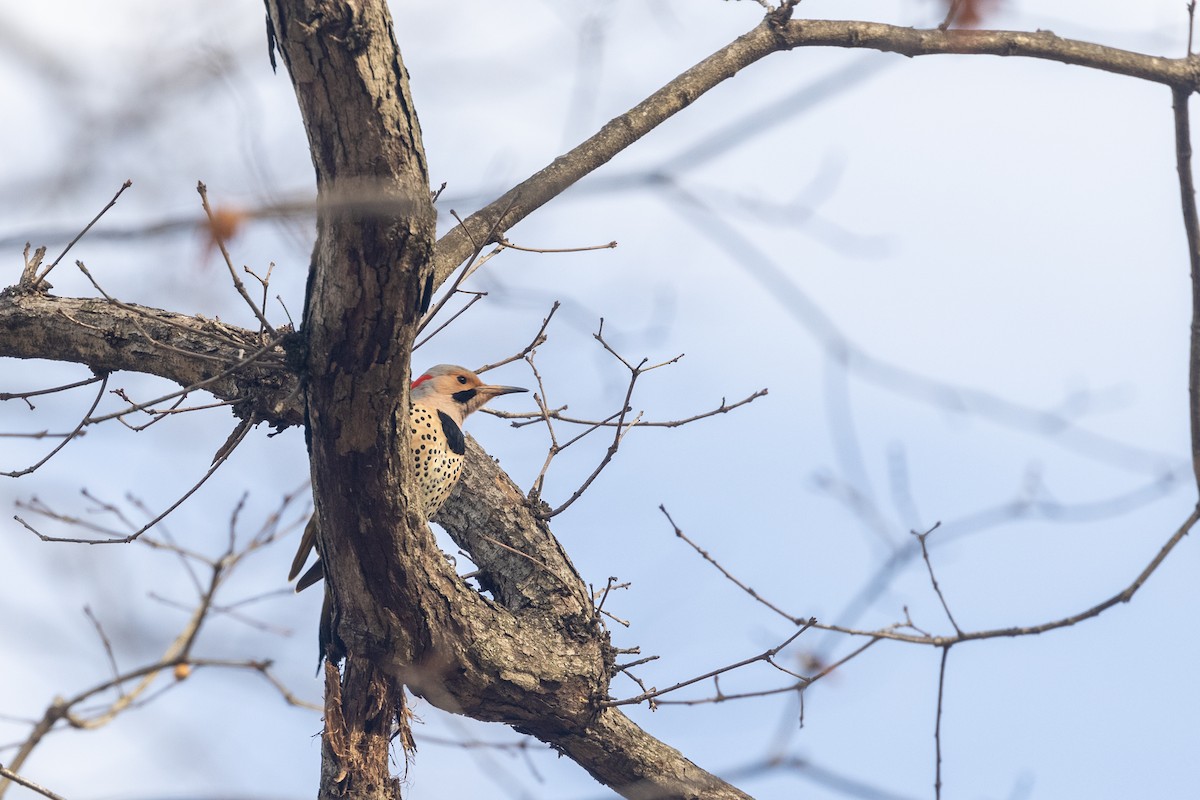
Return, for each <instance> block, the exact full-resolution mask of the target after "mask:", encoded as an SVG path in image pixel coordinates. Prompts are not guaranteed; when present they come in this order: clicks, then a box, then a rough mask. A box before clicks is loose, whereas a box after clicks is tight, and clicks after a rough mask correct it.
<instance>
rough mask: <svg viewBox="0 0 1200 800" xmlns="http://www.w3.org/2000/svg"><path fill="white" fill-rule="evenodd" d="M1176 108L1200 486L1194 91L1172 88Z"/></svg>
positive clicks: (1199, 225)
mask: <svg viewBox="0 0 1200 800" xmlns="http://www.w3.org/2000/svg"><path fill="white" fill-rule="evenodd" d="M1171 95H1172V98H1173V99H1174V103H1173V108H1174V111H1175V167H1176V170H1177V171H1178V172H1179V200H1180V206H1181V207H1182V209H1183V227H1184V232H1185V233H1186V234H1187V244H1188V262H1189V264H1190V265H1191V275H1192V329H1191V341H1190V347H1189V350H1188V400H1189V403H1188V410H1189V411H1190V412H1191V436H1192V471H1193V472H1194V474H1195V477H1196V485H1197V487H1198V488H1200V217H1198V215H1197V212H1196V184H1195V181H1194V179H1193V177H1192V133H1191V123H1190V122H1189V117H1188V98H1189V97H1191V92H1190V91H1187V90H1185V89H1178V88H1173V89H1172V90H1171Z"/></svg>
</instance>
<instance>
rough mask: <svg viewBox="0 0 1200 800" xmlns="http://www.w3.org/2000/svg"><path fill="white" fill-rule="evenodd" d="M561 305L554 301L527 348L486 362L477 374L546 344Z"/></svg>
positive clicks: (518, 358)
mask: <svg viewBox="0 0 1200 800" xmlns="http://www.w3.org/2000/svg"><path fill="white" fill-rule="evenodd" d="M561 305H562V303H560V302H559V301H557V300H555V301H554V305H552V306H550V313H549V314H547V315H546V317H545V318H544V319H543V320H542V327H540V328H538V332H537V333H536V334H534V336H533V338H532V339H530V340H529V344H527V345H525V349H523V350H522V351H521V352H519V353H517V354H516V355H511V356H509V357H508V358H505V359H503V360H501V361H497V362H496V363H494V364H484V365H483V366H482V367H480V368H479V369H477V370H475V374H476V375H482V374H483V373H485V372H487V371H488V370H490V369H495V368H496V367H502V366H504V365H505V364H511V363H512V362H514V361H520V360H522V359H524V358H525V356H527V355H529V354H530V353H532V352H533V351H534V350H535V349H536V348H538V347H540V346H541V345H543V344H545V343H546V327H547V326H548V325H549V324H550V320H551V319H553V317H554V312H555V311H558V308H559V306H561ZM483 410H484V411H487V410H488V409H486V408H485V409H483ZM531 416H536V417H537V418H539V419H540V418H541V415H538V414H535V415H531Z"/></svg>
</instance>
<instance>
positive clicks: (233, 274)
mask: <svg viewBox="0 0 1200 800" xmlns="http://www.w3.org/2000/svg"><path fill="white" fill-rule="evenodd" d="M196 191H197V192H199V194H200V205H201V206H203V207H204V213H205V215H206V216H207V217H208V226H209V231H210V232H211V234H212V240H213V242H214V243H216V245H217V247H218V249H220V251H221V257H222V258H224V259H225V266H226V267H227V268H228V269H229V277H230V278H232V279H233V288H234V289H237V293H238V294H240V295H241V296H242V299H243V300H245V301H246V305H248V306H250V310H251V311H252V312H254V317H255V319H257V320H258V324H259V325H262V329H263V330H264V331H266V332H267V333H269V334H270V335H271V336H275V335H276V334H275V328H274V327H273V326H272V325H271V323H270V322H268V321H267V318H266V317H265V316H263V310H262V309H261V308H259V307H258V303H255V302H254V300H253V298H251V297H250V293H249V292H247V291H246V284H244V283H242V279H241V278H239V277H238V274H237V270H236V269H234V266H233V259H232V258H230V257H229V250H228V248H226V247H225V240H224V239H223V238H222V236H221V230H220V227H219V226H218V225H217V220H216V217H215V215H214V214H213V210H212V208H211V207H210V206H209V205H208V187H207V186H205V185H204V181H197V183H196Z"/></svg>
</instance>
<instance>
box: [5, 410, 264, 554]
mask: <svg viewBox="0 0 1200 800" xmlns="http://www.w3.org/2000/svg"><path fill="white" fill-rule="evenodd" d="M250 427H251V426H250V425H245V424H243V423H242V421H241V420H239V422H238V428H239V430H240V435H239V436H237V440H236V442H234V443H233V445H232V446H230V447H228V449H226V450H225V451H224V452H223V453H220V454H219V457H218V458H217V459H216V460H214V462H213V464H212V466H211V467H209V468H208V471H207V472H205V473H204V476H203V477H201V478H200V480H199V481H197V482H196V483H195V484H193V485H192V488H190V489H188V490H187V491H186V492H184V493H183V495H182V496H181V497H180V498H179V499H178V500H176V501H175V502H174V503H172V504H171V505H170V506H168V507H167V509H166V510H165V511H163V512H162V513H161V514H159V515H158V516H156V517H155V518H154V519H152V520H150V521H149V522H147V523H146V524H145V525H143V526H142V527H141V528H139V529H138V530H136V531H134V532H133V533H131V534H129V535H128V536H125V537H123V538H119V539H80V538H71V537H65V536H49V535H47V534H44V533H42V532H41V531H39V530H37V529H36V528H34V527H33V526H32V525H30V524H29V523H28V522H26V521H25V520H23V519H21V518H20V517H17V516H14V517H13V519H15V520H16V521H17V522H19V523H21V525H22V526H23V527H24V528H25V529H26V530H27V531H29V532H30V533H32V534H33V535H35V536H37V537H38V538H39V539H41V540H42V541H43V542H70V543H73V544H128V543H129V542H132V541H134V540H135V539H137V538H138V537H139V536H141V535H142V534H143V533H145V532H146V531H148V530H150V529H151V528H153V527H154V526H155V525H157V524H158V523H160V522H162V521H163V520H164V519H166V517H167V515H169V514H170V513H171V512H172V511H174V510H175V509H177V508H179V507H180V506H181V505H183V503H184V501H186V500H187V499H188V498H189V497H191V496H192V495H193V494H195V493H196V492H197V491H199V490H200V487H201V486H203V485H204V484H205V483H206V482H207V481H208V479H209V478H211V477H212V476H213V473H214V472H216V471H217V470H218V469H220V468H221V465H222V464H224V463H225V462H226V461H227V460H228V459H229V456H230V454H231V453H232V452H233V450H234V448H235V447H236V446H237V445H238V444H240V443H241V441H242V440H243V439H244V438H245V437H246V433H247V432H248V431H249V430H250Z"/></svg>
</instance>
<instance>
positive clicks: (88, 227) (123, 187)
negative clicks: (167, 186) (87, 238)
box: [31, 180, 133, 289]
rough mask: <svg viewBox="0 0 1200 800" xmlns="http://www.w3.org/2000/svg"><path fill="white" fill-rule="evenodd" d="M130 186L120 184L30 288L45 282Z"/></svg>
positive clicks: (130, 183) (127, 183)
mask: <svg viewBox="0 0 1200 800" xmlns="http://www.w3.org/2000/svg"><path fill="white" fill-rule="evenodd" d="M130 186H133V181H131V180H126V181H125V182H124V183H122V184H121V188H120V189H117V193H116V194H114V195H113V197H112V200H109V201H108V205H106V206H104V208H102V209H100V213H99V214H97V215H96V216H94V217H92V221H91V222H89V223H88V224H87V225H85V226H84V227H83V230H81V231H80V232H79V233H77V234H75V238H74V239H72V240H71V241H70V242H68V243H67V246H66V247H64V248H63V251H62V252H61V253H59V254H58V258H56V259H54V261H53V262H52V263H51V264H50V266H48V267H46V269H45V270H43V271H42V274H41V275H39V276H38V277H37V279H36V280H35V281H34V282H33V286H32V287H31V288H34V289H36V288H37V287H38V284H40V283H41V282H42V281H44V280H46V276H47V275H49V274H50V270H52V269H54V268H55V267H57V266H58V262H60V261H62V260H63V256H65V255H66V254H67V253H69V252H71V248H72V247H74V246H75V243H76V242H78V241H79V240H80V239H82V238H83V236H84V234H86V233H87V232H88V231H90V230H91V229H92V226H93V225H95V224H96V223H97V222H99V221H100V218H101V217H103V216H104V215H105V214H107V213H108V210H109V209H110V208H112V207H113V206H114V205H116V204H117V198H119V197H120V196H121V195H122V194H124V192H125V190H126V189H128V188H129V187H130Z"/></svg>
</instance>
